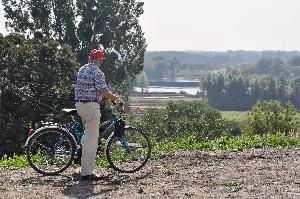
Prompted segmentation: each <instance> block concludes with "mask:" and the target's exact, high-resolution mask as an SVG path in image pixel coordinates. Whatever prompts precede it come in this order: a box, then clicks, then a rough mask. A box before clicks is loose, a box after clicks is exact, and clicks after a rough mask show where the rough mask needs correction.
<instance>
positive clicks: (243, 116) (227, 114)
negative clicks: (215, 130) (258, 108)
mask: <svg viewBox="0 0 300 199" xmlns="http://www.w3.org/2000/svg"><path fill="white" fill-rule="evenodd" d="M220 112H221V115H222V118H224V119H225V120H227V121H231V120H236V121H238V122H240V123H241V124H243V123H245V122H246V120H247V112H248V111H220ZM295 117H296V122H297V127H298V128H300V112H297V113H296V116H295Z"/></svg>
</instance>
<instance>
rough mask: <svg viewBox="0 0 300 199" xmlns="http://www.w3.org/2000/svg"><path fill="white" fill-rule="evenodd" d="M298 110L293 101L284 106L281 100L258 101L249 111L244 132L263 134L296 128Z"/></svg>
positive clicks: (286, 131)
mask: <svg viewBox="0 0 300 199" xmlns="http://www.w3.org/2000/svg"><path fill="white" fill-rule="evenodd" d="M295 115H296V111H295V108H294V106H293V105H292V104H291V103H288V104H287V105H286V106H284V107H283V106H282V105H281V103H280V101H277V100H269V101H258V102H257V103H256V104H255V105H254V106H253V107H252V108H251V111H250V112H249V113H248V118H247V121H246V125H245V127H244V129H243V133H244V134H247V135H263V134H266V133H269V134H276V133H284V134H285V135H287V134H288V133H289V132H290V131H291V130H292V129H294V128H296V117H295Z"/></svg>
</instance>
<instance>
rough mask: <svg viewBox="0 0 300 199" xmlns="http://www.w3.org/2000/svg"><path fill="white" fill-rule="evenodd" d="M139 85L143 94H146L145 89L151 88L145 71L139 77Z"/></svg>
mask: <svg viewBox="0 0 300 199" xmlns="http://www.w3.org/2000/svg"><path fill="white" fill-rule="evenodd" d="M137 84H138V86H139V87H140V88H142V92H144V89H146V88H148V87H149V82H148V78H147V74H146V73H145V71H143V72H142V73H141V74H139V75H138V77H137Z"/></svg>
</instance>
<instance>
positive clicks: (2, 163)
mask: <svg viewBox="0 0 300 199" xmlns="http://www.w3.org/2000/svg"><path fill="white" fill-rule="evenodd" d="M24 166H29V164H28V162H27V159H26V156H25V155H21V156H17V155H13V156H12V157H8V158H2V159H1V160H0V168H14V167H24Z"/></svg>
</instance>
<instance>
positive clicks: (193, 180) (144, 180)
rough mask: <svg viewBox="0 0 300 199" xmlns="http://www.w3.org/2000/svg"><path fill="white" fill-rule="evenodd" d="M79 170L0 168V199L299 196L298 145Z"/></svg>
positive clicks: (183, 154)
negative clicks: (51, 172) (86, 173)
mask: <svg viewBox="0 0 300 199" xmlns="http://www.w3.org/2000/svg"><path fill="white" fill-rule="evenodd" d="M79 171H80V168H79V167H72V168H69V169H68V170H67V171H65V172H64V173H63V174H62V175H58V176H42V175H40V174H38V173H36V172H35V171H33V169H31V168H19V169H10V170H7V169H5V170H0V198H5V199H6V198H161V199H163V198H300V149H298V148H269V149H252V150H246V151H231V152H228V151H226V152H225V151H214V152H212V151H199V150H197V151H196V150H194V151H184V150H175V151H170V152H169V154H168V156H167V157H165V158H163V159H160V160H151V161H150V162H149V163H148V164H147V165H146V167H145V168H144V169H142V170H141V171H139V172H136V173H134V174H118V173H116V172H113V171H111V170H107V169H105V168H97V170H96V172H97V173H98V174H101V175H103V179H102V180H99V181H89V182H87V181H81V180H80V174H79Z"/></svg>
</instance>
